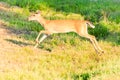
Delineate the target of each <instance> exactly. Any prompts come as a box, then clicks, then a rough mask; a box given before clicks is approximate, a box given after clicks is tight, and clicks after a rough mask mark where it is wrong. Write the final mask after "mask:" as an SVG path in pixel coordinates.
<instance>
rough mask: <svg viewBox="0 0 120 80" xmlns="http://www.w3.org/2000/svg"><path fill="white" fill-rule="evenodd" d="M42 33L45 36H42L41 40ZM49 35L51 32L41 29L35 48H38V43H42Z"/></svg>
mask: <svg viewBox="0 0 120 80" xmlns="http://www.w3.org/2000/svg"><path fill="white" fill-rule="evenodd" d="M41 34H43V36H42V37H41V38H40V40H39V37H40V35H41ZM47 34H48V35H49V32H48V31H41V32H40V33H39V34H38V36H37V38H36V45H35V46H34V48H36V47H37V46H38V45H39V43H41V42H42V41H43V40H44V39H45V38H47V36H48V35H47Z"/></svg>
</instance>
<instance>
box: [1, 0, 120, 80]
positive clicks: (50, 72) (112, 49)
mask: <svg viewBox="0 0 120 80" xmlns="http://www.w3.org/2000/svg"><path fill="white" fill-rule="evenodd" d="M0 1H3V2H6V3H8V4H9V5H10V7H9V8H12V9H11V10H9V11H7V10H2V9H1V8H0V20H2V21H4V25H5V26H6V27H7V28H9V30H10V31H11V33H14V34H17V36H18V37H17V38H18V39H21V38H22V39H25V40H26V41H28V42H31V44H32V48H33V43H34V40H35V38H36V36H37V35H38V32H39V31H40V30H42V29H43V27H42V26H41V25H40V24H39V23H38V22H35V21H33V22H29V21H27V17H28V16H29V15H30V14H31V12H32V11H36V10H38V9H39V10H41V12H42V15H43V16H44V17H45V18H46V19H51V20H52V19H81V20H83V19H85V20H90V21H91V22H92V23H93V24H94V25H95V26H96V28H95V29H91V28H89V29H88V30H89V33H90V34H93V35H95V36H96V38H97V40H98V41H99V44H100V46H101V47H102V48H103V49H104V50H105V54H103V55H101V56H99V55H97V54H96V53H95V51H94V49H93V47H92V45H91V44H90V42H89V41H88V40H87V39H85V38H81V37H79V36H78V35H77V34H76V33H66V34H54V35H52V36H50V37H48V38H47V39H46V40H45V41H44V42H43V43H41V44H40V45H39V49H40V51H39V52H38V51H35V50H34V49H31V47H22V48H20V50H19V51H17V50H16V51H15V52H14V53H12V52H10V53H4V55H6V57H5V56H4V57H5V59H7V60H8V62H10V63H9V64H11V65H13V66H12V67H11V65H6V67H7V69H6V68H5V67H4V68H2V69H4V70H3V71H2V72H0V80H117V79H118V80H119V79H120V77H119V76H120V65H119V63H120V6H119V4H120V0H22V1H21V0H0ZM11 6H19V7H21V8H17V7H11ZM7 41H9V42H13V43H14V44H16V45H17V44H18V45H19V44H23V42H16V41H15V40H14V39H13V40H7ZM42 50H44V51H42ZM46 51H48V52H46ZM0 54H1V53H0ZM0 60H1V59H0ZM0 69H1V67H0Z"/></svg>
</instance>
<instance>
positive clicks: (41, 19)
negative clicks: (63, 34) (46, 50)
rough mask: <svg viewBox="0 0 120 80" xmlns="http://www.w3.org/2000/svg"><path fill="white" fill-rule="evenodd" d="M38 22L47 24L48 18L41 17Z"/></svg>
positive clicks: (43, 24)
mask: <svg viewBox="0 0 120 80" xmlns="http://www.w3.org/2000/svg"><path fill="white" fill-rule="evenodd" d="M38 22H39V23H40V24H41V25H42V26H45V24H46V20H45V19H44V18H43V17H40V18H39V20H38Z"/></svg>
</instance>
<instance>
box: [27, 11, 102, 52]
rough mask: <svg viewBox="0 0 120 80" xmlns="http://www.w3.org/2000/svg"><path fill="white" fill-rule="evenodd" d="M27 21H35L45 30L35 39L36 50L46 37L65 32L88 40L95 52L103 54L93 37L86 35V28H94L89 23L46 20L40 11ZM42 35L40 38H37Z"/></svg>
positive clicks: (83, 21)
mask: <svg viewBox="0 0 120 80" xmlns="http://www.w3.org/2000/svg"><path fill="white" fill-rule="evenodd" d="M28 20H29V21H32V20H36V21H38V22H39V23H40V24H41V25H42V26H43V27H44V29H45V30H42V31H40V33H39V35H38V36H37V38H36V45H35V47H34V48H36V47H37V46H38V45H39V43H41V42H42V41H43V40H44V39H45V38H47V36H48V35H52V34H53V33H67V32H75V33H77V34H78V35H80V36H82V37H86V38H88V39H89V40H90V41H91V43H92V44H93V46H94V49H95V50H96V52H98V53H99V52H100V53H101V52H102V53H103V52H104V51H103V50H102V49H101V48H100V47H99V45H98V43H97V40H96V38H95V36H93V35H90V34H88V30H87V26H88V25H89V26H90V27H91V28H95V26H94V25H93V24H91V23H90V22H89V21H85V20H46V19H44V18H43V17H42V16H41V13H40V11H37V12H36V13H34V14H33V15H31V16H30V17H29V18H28ZM41 34H43V36H42V38H40V40H39V37H40V35H41Z"/></svg>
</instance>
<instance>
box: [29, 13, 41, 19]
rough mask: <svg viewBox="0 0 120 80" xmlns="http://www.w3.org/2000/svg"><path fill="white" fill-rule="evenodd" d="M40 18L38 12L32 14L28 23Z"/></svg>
mask: <svg viewBox="0 0 120 80" xmlns="http://www.w3.org/2000/svg"><path fill="white" fill-rule="evenodd" d="M40 17H41V13H40V11H37V12H36V13H33V14H32V15H31V16H29V17H28V20H29V21H39V19H40Z"/></svg>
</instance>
